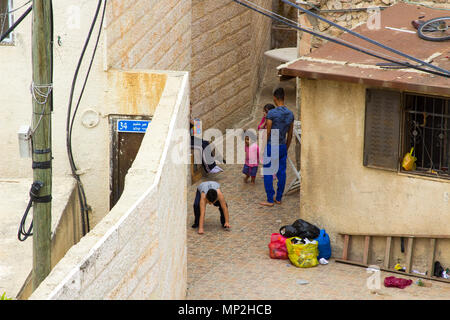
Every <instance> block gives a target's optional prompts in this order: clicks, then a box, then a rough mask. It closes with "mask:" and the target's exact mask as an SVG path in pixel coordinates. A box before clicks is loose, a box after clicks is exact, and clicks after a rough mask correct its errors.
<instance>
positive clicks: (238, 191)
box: [187, 122, 450, 300]
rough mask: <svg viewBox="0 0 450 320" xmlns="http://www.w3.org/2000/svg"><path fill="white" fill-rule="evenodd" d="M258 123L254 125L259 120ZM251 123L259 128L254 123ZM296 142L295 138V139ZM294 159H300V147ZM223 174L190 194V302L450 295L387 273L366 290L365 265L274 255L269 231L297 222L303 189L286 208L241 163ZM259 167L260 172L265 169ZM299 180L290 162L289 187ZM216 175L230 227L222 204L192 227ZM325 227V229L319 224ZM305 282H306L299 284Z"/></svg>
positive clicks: (446, 288)
mask: <svg viewBox="0 0 450 320" xmlns="http://www.w3.org/2000/svg"><path fill="white" fill-rule="evenodd" d="M255 123H256V122H255ZM252 126H253V125H252ZM293 144H294V142H293ZM289 157H290V159H292V161H294V162H295V154H294V145H292V146H291V148H290V150H289ZM221 167H222V168H223V169H224V172H222V173H219V174H217V175H212V176H209V177H207V178H203V179H202V180H201V181H198V182H197V183H195V184H194V185H192V186H191V187H190V190H189V196H188V217H187V225H188V231H187V238H188V239H187V240H188V293H187V299H190V300H213V299H218V300H222V299H227V300H249V299H255V300H262V299H270V300H306V299H327V300H328V299H332V300H353V299H372V300H380V299H381V300H382V299H392V300H394V299H427V300H431V299H450V284H447V283H442V282H437V281H428V280H427V282H431V283H432V287H431V288H427V287H419V286H417V285H416V284H415V283H413V284H412V285H411V286H409V287H407V288H405V289H398V288H386V287H384V286H383V284H382V283H383V280H384V278H385V277H388V276H397V277H402V278H407V279H411V280H413V282H415V281H416V280H417V279H418V278H415V277H406V276H401V275H396V274H393V273H387V272H381V288H380V289H379V290H378V291H377V292H375V293H373V292H371V290H369V289H368V287H367V279H368V278H369V277H370V276H371V274H369V273H367V271H366V269H365V268H362V267H357V266H350V265H346V264H342V263H337V262H335V261H334V260H333V259H331V260H330V262H329V264H328V265H319V266H317V267H314V268H308V269H301V268H297V267H295V266H293V265H292V264H291V263H290V262H289V260H274V259H271V258H270V257H269V249H268V243H269V241H270V235H271V234H272V233H274V232H279V228H280V227H281V226H283V225H286V224H291V223H292V222H294V221H295V220H296V219H299V218H301V217H300V216H299V204H300V196H299V192H298V191H294V192H291V193H290V194H288V195H287V196H285V197H284V198H283V203H282V205H275V206H274V207H271V208H267V207H262V206H260V205H259V204H258V203H259V202H260V201H264V200H265V192H264V184H263V181H262V178H260V177H259V171H258V178H257V180H256V185H251V184H250V183H248V184H245V183H244V182H243V174H242V173H241V171H242V165H238V164H227V165H221ZM259 170H260V169H259ZM293 179H294V173H293V171H292V170H291V168H290V167H289V166H288V169H287V185H289V183H290V182H291V181H292V180H293ZM206 180H214V181H217V182H219V183H220V184H221V188H222V191H223V192H224V195H225V199H226V201H227V203H228V206H229V211H230V224H231V230H230V231H224V230H223V229H222V227H221V225H220V221H219V211H218V210H217V208H216V207H213V206H207V209H206V217H205V234H203V235H199V234H197V229H192V228H191V227H190V226H191V225H192V224H193V221H194V215H193V209H192V203H193V202H194V197H195V190H196V188H197V186H198V184H200V183H201V182H202V181H206ZM318 227H320V226H318ZM299 280H306V281H307V282H308V283H307V284H300V281H299Z"/></svg>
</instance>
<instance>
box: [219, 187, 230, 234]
mask: <svg viewBox="0 0 450 320" xmlns="http://www.w3.org/2000/svg"><path fill="white" fill-rule="evenodd" d="M217 196H218V198H219V202H220V206H221V208H222V210H223V215H224V216H225V224H224V225H223V226H224V227H226V228H230V213H229V212H228V206H227V203H226V202H225V197H224V196H223V193H222V191H220V189H217Z"/></svg>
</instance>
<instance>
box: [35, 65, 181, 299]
mask: <svg viewBox="0 0 450 320" xmlns="http://www.w3.org/2000/svg"><path fill="white" fill-rule="evenodd" d="M188 112H189V87H188V75H187V73H169V74H168V75H167V82H166V86H165V87H164V90H163V94H162V97H161V99H160V101H159V104H158V107H157V109H156V111H155V114H154V117H153V120H152V124H151V127H150V128H149V130H148V131H147V132H146V134H145V137H144V139H143V141H142V145H141V148H140V150H139V153H138V155H137V157H136V160H135V161H134V163H133V166H132V167H131V169H130V171H129V173H128V175H127V177H126V182H125V189H124V192H123V195H122V197H121V198H120V200H119V202H118V203H117V204H116V206H114V208H113V209H112V210H111V212H110V213H109V214H108V215H107V216H106V217H105V218H104V219H102V221H101V222H100V223H99V224H97V225H96V226H95V228H94V229H93V230H92V231H91V232H90V233H89V234H88V235H86V236H85V237H83V238H82V239H81V240H80V242H79V243H78V244H77V245H75V246H73V247H72V248H71V249H70V250H69V251H68V253H67V254H66V255H65V256H64V258H63V259H62V260H61V261H60V262H59V263H58V264H57V265H56V266H55V268H54V269H53V270H52V272H51V273H50V275H49V276H48V277H47V278H46V279H45V281H44V282H43V283H42V284H41V285H40V286H39V288H37V290H36V291H35V292H34V293H33V295H32V296H31V297H30V299H63V300H65V299H69V300H72V299H139V300H140V299H184V298H185V294H186V281H187V278H186V277H187V274H186V273H187V269H186V263H187V252H186V214H187V211H186V210H187V208H186V199H187V193H186V190H187V185H186V184H187V172H188V167H187V160H188V157H187V152H186V150H187V149H188V143H189V139H188V136H187V135H188V132H189V131H188V123H189V122H188ZM180 132H182V133H184V134H185V135H186V137H185V138H183V134H181V135H180ZM180 150H183V151H184V152H183V153H180V152H179V151H180ZM173 194H176V197H173V196H172V195H173Z"/></svg>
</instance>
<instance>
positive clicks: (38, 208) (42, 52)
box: [31, 0, 53, 290]
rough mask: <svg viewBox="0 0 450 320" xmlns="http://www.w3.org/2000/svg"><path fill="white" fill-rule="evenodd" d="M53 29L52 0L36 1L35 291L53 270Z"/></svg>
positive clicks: (34, 70) (34, 43) (33, 94)
mask: <svg viewBox="0 0 450 320" xmlns="http://www.w3.org/2000/svg"><path fill="white" fill-rule="evenodd" d="M52 28H53V26H52V4H51V0H33V25H32V64H33V82H32V85H31V91H32V96H33V117H32V118H33V120H32V128H33V130H34V131H33V133H32V142H33V157H32V159H33V181H34V182H35V183H36V182H37V183H39V184H40V185H41V188H40V190H39V194H38V195H37V197H36V198H35V199H34V202H33V290H35V289H36V288H37V287H38V286H39V285H40V283H41V282H42V281H43V280H44V279H45V278H46V277H47V275H48V274H49V273H50V270H51V252H50V250H51V207H52V204H51V194H52V169H51V160H52V151H51V112H52V110H51V109H52V107H51V105H52V89H53V84H52V83H51V82H52V78H53V77H52V69H53V68H52V63H53V62H52V50H53V49H52V48H53V46H52V41H53V39H52V33H53V32H52V31H53V30H52Z"/></svg>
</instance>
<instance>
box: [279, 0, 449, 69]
mask: <svg viewBox="0 0 450 320" xmlns="http://www.w3.org/2000/svg"><path fill="white" fill-rule="evenodd" d="M281 1H283V2H284V3H286V4H288V5H290V6H291V7H293V8H296V9H298V10H300V11H302V12H304V13H306V14H308V15H310V16H313V17H315V18H317V19H320V20H322V21H324V22H326V23H328V24H330V25H332V26H333V27H336V28H338V29H341V30H343V31H345V32H348V33H349V34H351V35H353V36H355V37H358V38H360V39H362V40H365V41H368V42H370V43H371V44H374V45H376V46H379V47H381V48H383V49H385V50H388V51H391V52H393V53H395V54H398V55H400V56H402V57H404V58H407V59H410V60H413V61H414V62H417V63H420V64H423V65H425V66H427V67H429V68H432V69H434V70H436V71H439V72H440V73H443V74H446V76H447V77H450V71H448V70H445V69H442V68H439V67H437V66H435V65H432V64H431V63H428V62H425V61H423V60H420V59H417V58H415V57H413V56H410V55H408V54H405V53H403V52H401V51H399V50H396V49H394V48H391V47H389V46H386V45H384V44H382V43H380V42H378V41H375V40H372V39H370V38H368V37H365V36H363V35H361V34H359V33H357V32H354V31H352V30H350V29H348V28H345V27H343V26H340V25H339V24H337V23H334V22H333V21H330V20H328V19H326V18H324V17H321V16H320V15H318V14H315V13H313V12H311V11H309V10H306V9H303V8H302V7H300V6H297V5H296V4H294V3H292V2H290V1H288V0H281Z"/></svg>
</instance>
